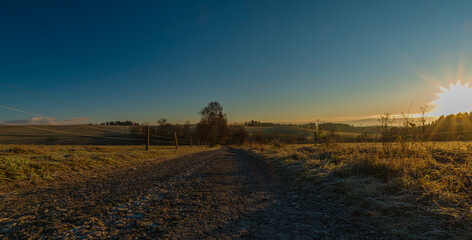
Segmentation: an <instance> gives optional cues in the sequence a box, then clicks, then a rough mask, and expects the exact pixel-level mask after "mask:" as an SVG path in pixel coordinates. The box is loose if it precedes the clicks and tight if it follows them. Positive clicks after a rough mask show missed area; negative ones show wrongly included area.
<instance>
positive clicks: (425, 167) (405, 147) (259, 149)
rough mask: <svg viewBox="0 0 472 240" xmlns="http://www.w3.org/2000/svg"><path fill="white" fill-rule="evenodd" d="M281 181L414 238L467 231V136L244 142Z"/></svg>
mask: <svg viewBox="0 0 472 240" xmlns="http://www.w3.org/2000/svg"><path fill="white" fill-rule="evenodd" d="M240 148H241V149H244V150H246V151H247V152H249V153H250V154H252V155H255V156H257V157H260V158H264V159H265V161H266V162H267V163H268V164H269V166H270V168H271V170H272V171H273V172H274V173H275V175H276V176H278V177H279V178H280V179H281V181H283V182H288V183H293V182H297V183H299V184H301V185H303V186H305V187H307V188H310V189H313V191H317V192H319V193H320V194H323V195H325V196H326V197H328V198H335V199H337V200H340V201H342V202H343V203H344V204H346V205H348V206H349V207H350V209H351V213H352V214H354V215H358V216H361V217H368V218H371V219H373V220H374V221H382V222H384V223H385V224H389V225H390V226H389V228H390V229H392V232H391V233H392V234H394V235H396V236H398V237H400V238H402V239H408V238H414V239H449V238H455V239H471V238H472V226H471V224H472V144H470V143H463V142H442V143H432V142H428V143H424V142H396V143H385V144H382V143H367V142H366V143H341V144H339V143H333V142H331V143H323V144H317V145H316V146H314V145H313V144H311V145H283V144H280V143H279V142H275V143H274V144H272V145H262V144H246V145H244V146H242V147H240Z"/></svg>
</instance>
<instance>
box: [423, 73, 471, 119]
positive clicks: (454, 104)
mask: <svg viewBox="0 0 472 240" xmlns="http://www.w3.org/2000/svg"><path fill="white" fill-rule="evenodd" d="M439 89H440V90H441V92H440V93H438V95H437V96H438V97H439V98H438V99H437V100H435V101H433V102H432V103H431V105H436V109H435V110H434V111H433V114H434V115H437V116H440V115H449V114H456V113H459V112H470V111H472V87H470V86H469V83H465V84H462V83H461V81H458V82H457V83H456V84H452V83H451V84H449V88H445V87H439Z"/></svg>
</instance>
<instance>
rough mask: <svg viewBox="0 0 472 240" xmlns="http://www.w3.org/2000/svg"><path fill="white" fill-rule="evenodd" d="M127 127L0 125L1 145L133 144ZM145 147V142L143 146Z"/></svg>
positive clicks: (134, 142) (133, 141)
mask: <svg viewBox="0 0 472 240" xmlns="http://www.w3.org/2000/svg"><path fill="white" fill-rule="evenodd" d="M129 129H130V127H128V126H101V125H93V126H92V125H36V126H34V125H28V126H5V125H4V126H0V144H40V145H54V144H66V145H67V144H69V145H70V144H74V145H82V144H94V145H124V144H125V145H134V144H136V143H137V141H135V140H129V139H130V138H133V136H132V135H131V134H129V133H128V132H129ZM141 144H142V143H141Z"/></svg>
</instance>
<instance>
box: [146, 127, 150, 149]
mask: <svg viewBox="0 0 472 240" xmlns="http://www.w3.org/2000/svg"><path fill="white" fill-rule="evenodd" d="M149 128H150V127H149V126H147V130H146V151H149Z"/></svg>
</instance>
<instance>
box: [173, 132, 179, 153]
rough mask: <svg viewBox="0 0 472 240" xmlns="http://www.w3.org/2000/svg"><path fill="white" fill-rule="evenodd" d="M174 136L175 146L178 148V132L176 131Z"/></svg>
mask: <svg viewBox="0 0 472 240" xmlns="http://www.w3.org/2000/svg"><path fill="white" fill-rule="evenodd" d="M174 138H175V148H176V149H178V148H179V141H178V140H177V133H176V132H174Z"/></svg>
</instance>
